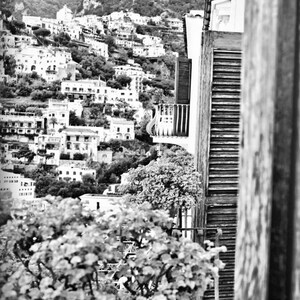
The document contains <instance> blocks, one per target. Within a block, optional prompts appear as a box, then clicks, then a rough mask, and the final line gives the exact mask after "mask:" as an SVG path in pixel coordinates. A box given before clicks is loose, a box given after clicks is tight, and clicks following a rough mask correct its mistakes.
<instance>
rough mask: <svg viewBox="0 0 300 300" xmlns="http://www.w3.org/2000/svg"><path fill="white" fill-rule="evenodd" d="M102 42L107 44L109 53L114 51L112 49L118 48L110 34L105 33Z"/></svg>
mask: <svg viewBox="0 0 300 300" xmlns="http://www.w3.org/2000/svg"><path fill="white" fill-rule="evenodd" d="M104 42H105V44H107V46H108V52H109V53H112V52H114V50H115V49H117V48H118V46H117V44H116V41H115V39H114V38H113V37H112V36H110V35H106V36H105V37H104Z"/></svg>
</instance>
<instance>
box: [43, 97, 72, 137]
mask: <svg viewBox="0 0 300 300" xmlns="http://www.w3.org/2000/svg"><path fill="white" fill-rule="evenodd" d="M43 115H44V118H45V119H47V129H48V131H50V132H52V131H54V132H55V131H58V130H59V129H60V128H63V127H66V126H69V101H68V100H66V99H65V100H55V99H49V102H48V107H47V108H46V109H45V111H44V114H43Z"/></svg>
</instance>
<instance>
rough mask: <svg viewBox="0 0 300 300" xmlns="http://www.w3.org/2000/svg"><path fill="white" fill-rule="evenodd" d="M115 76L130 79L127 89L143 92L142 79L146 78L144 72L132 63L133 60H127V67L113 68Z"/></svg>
mask: <svg viewBox="0 0 300 300" xmlns="http://www.w3.org/2000/svg"><path fill="white" fill-rule="evenodd" d="M114 69H115V76H116V77H117V76H120V75H126V76H128V77H130V78H131V82H130V85H129V89H130V90H133V91H136V92H138V93H139V92H142V91H143V87H144V86H143V79H144V78H145V77H146V76H145V72H144V71H143V69H142V67H141V66H140V65H139V64H137V63H134V61H133V60H129V63H128V64H127V65H123V66H115V67H114Z"/></svg>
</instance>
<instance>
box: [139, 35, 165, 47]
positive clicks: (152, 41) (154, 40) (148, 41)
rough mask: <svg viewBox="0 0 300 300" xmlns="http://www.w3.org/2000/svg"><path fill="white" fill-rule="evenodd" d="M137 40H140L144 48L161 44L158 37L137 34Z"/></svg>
mask: <svg viewBox="0 0 300 300" xmlns="http://www.w3.org/2000/svg"><path fill="white" fill-rule="evenodd" d="M136 36H137V38H138V39H140V40H142V43H143V45H144V46H151V45H158V44H162V43H163V42H162V39H161V38H160V37H159V36H154V35H148V34H137V35H136Z"/></svg>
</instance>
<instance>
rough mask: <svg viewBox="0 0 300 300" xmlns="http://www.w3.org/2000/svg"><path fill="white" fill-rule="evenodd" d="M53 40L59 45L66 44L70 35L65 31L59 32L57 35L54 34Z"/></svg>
mask: <svg viewBox="0 0 300 300" xmlns="http://www.w3.org/2000/svg"><path fill="white" fill-rule="evenodd" d="M53 39H54V41H55V42H57V43H58V44H59V45H60V46H66V47H67V46H68V45H69V42H70V40H71V37H70V36H69V35H68V33H66V32H63V31H62V32H60V33H59V34H58V35H54V37H53Z"/></svg>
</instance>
